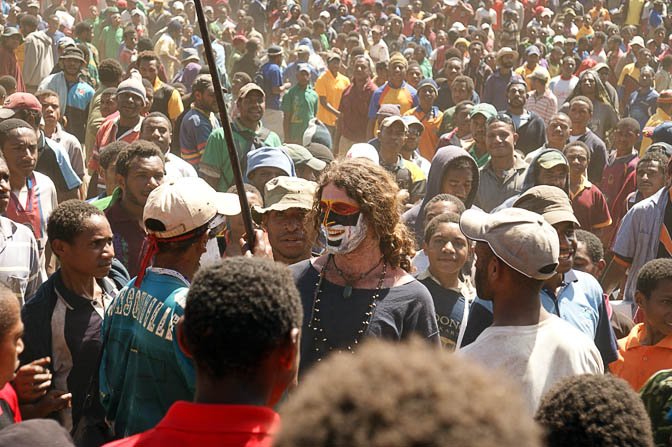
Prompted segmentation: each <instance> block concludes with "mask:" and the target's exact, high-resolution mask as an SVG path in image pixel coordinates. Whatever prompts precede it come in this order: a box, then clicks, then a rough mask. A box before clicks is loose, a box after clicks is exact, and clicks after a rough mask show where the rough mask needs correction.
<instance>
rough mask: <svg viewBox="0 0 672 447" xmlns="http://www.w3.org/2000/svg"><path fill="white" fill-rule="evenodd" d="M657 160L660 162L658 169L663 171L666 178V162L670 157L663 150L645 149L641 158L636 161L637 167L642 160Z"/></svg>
mask: <svg viewBox="0 0 672 447" xmlns="http://www.w3.org/2000/svg"><path fill="white" fill-rule="evenodd" d="M654 161H657V162H658V163H659V164H660V170H661V171H663V174H664V175H665V178H667V164H668V163H669V162H670V157H669V156H668V155H667V154H666V153H665V152H663V151H659V150H656V149H655V148H654V150H647V152H646V153H645V154H644V156H643V157H642V158H640V159H639V161H638V162H637V168H639V165H641V164H642V163H644V162H654Z"/></svg>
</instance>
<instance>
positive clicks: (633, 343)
mask: <svg viewBox="0 0 672 447" xmlns="http://www.w3.org/2000/svg"><path fill="white" fill-rule="evenodd" d="M635 302H636V303H637V305H638V306H639V308H640V309H641V310H642V313H643V316H644V322H643V323H639V324H637V325H636V326H635V327H634V328H633V329H632V331H630V335H628V336H627V337H626V338H622V339H620V340H619V341H618V360H616V361H614V362H612V363H611V364H610V365H609V368H610V369H611V372H612V373H613V374H614V375H615V376H617V377H620V378H622V379H625V380H626V381H627V382H628V383H629V384H630V386H631V387H632V388H633V389H634V390H635V391H639V389H640V388H641V387H642V385H644V383H645V382H646V381H647V380H648V379H649V378H650V377H651V376H652V375H653V374H655V373H657V372H658V371H660V370H663V369H671V368H672V259H668V258H659V259H654V260H652V261H649V262H647V263H646V264H644V267H642V268H641V269H640V270H639V274H638V276H637V291H636V292H635Z"/></svg>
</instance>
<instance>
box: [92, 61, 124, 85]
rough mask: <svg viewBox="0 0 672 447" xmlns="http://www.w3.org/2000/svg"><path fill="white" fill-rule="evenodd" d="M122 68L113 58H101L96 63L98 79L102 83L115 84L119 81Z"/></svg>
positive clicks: (122, 72) (122, 71)
mask: <svg viewBox="0 0 672 447" xmlns="http://www.w3.org/2000/svg"><path fill="white" fill-rule="evenodd" d="M123 74H124V69H123V68H121V64H120V63H119V61H117V60H115V59H103V60H102V61H101V62H100V64H99V65H98V79H100V82H101V83H102V84H106V85H113V84H114V85H115V86H116V84H119V81H121V76H122V75H123Z"/></svg>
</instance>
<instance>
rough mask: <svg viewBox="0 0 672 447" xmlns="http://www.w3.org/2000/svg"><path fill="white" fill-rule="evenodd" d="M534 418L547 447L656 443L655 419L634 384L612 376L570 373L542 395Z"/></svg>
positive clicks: (641, 446)
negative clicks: (543, 434) (573, 374)
mask: <svg viewBox="0 0 672 447" xmlns="http://www.w3.org/2000/svg"><path fill="white" fill-rule="evenodd" d="M535 419H536V420H537V422H539V424H541V426H542V427H543V428H544V429H545V430H546V443H547V444H546V445H547V446H548V447H566V446H572V447H584V446H585V447H588V446H590V447H601V446H604V447H607V446H629V447H652V446H653V436H652V434H651V422H650V421H649V418H648V416H647V414H646V411H645V409H644V404H643V403H642V400H641V399H640V397H639V396H638V395H637V393H635V392H634V391H633V390H632V388H630V385H628V383H627V382H625V381H624V380H622V379H618V378H616V377H613V376H610V375H590V374H584V375H579V376H570V377H566V378H564V379H562V380H560V381H558V382H556V383H555V384H554V385H553V386H552V387H551V388H550V389H549V390H548V391H547V392H546V393H545V394H544V396H543V397H542V398H541V403H540V404H539V408H538V410H537V413H536V415H535Z"/></svg>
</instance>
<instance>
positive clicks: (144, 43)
mask: <svg viewBox="0 0 672 447" xmlns="http://www.w3.org/2000/svg"><path fill="white" fill-rule="evenodd" d="M213 40H214V39H213ZM137 47H138V53H140V52H142V51H152V50H154V44H153V43H152V39H151V38H150V37H147V36H142V37H141V38H139V39H138V45H137Z"/></svg>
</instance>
